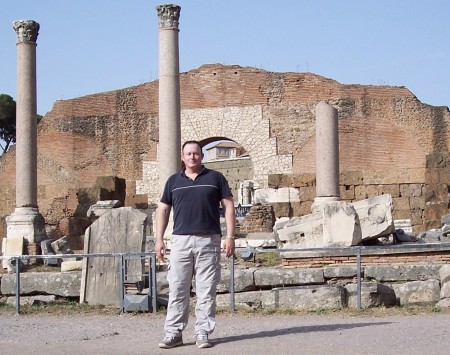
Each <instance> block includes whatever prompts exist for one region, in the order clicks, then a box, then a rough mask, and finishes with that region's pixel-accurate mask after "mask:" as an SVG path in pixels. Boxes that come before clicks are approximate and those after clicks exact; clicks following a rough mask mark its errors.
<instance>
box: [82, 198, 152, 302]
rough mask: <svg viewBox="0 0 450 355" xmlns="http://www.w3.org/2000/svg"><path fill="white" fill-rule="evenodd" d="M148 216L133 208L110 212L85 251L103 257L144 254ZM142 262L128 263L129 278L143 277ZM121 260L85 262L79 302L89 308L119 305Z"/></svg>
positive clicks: (88, 238) (87, 237) (92, 232)
mask: <svg viewBox="0 0 450 355" xmlns="http://www.w3.org/2000/svg"><path fill="white" fill-rule="evenodd" d="M146 226H147V215H146V214H145V213H143V212H140V211H138V210H136V209H133V208H131V207H119V208H113V209H110V210H109V211H108V212H107V213H105V214H103V215H102V216H100V218H98V219H97V220H96V221H95V222H94V223H93V224H92V225H91V226H90V227H89V228H88V229H87V230H86V234H85V239H84V241H85V245H84V251H85V253H89V254H100V253H113V252H117V251H120V252H123V253H142V252H144V251H145V235H146ZM143 268H144V265H143V262H142V259H140V258H135V259H132V260H129V261H128V263H127V271H128V273H129V274H130V275H142V274H143V273H144V271H143ZM117 270H119V258H108V257H91V258H87V259H85V260H84V264H83V271H82V275H83V281H82V287H83V289H82V291H81V293H80V301H81V302H87V303H90V304H103V305H116V306H119V305H120V298H119V283H120V281H119V273H118V272H117Z"/></svg>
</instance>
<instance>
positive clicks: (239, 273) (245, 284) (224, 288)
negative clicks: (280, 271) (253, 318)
mask: <svg viewBox="0 0 450 355" xmlns="http://www.w3.org/2000/svg"><path fill="white" fill-rule="evenodd" d="M255 270H256V269H253V268H252V269H235V270H234V291H235V292H243V291H246V290H254V289H255V283H254V277H253V274H254V272H255ZM217 292H218V293H223V292H230V270H229V269H222V277H221V280H220V282H219V284H218V285H217Z"/></svg>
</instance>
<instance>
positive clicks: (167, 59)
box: [156, 4, 181, 192]
mask: <svg viewBox="0 0 450 355" xmlns="http://www.w3.org/2000/svg"><path fill="white" fill-rule="evenodd" d="M156 10H157V11H158V18H159V146H158V161H159V185H160V190H161V192H162V190H163V188H164V184H165V182H166V181H167V179H168V178H169V176H170V175H172V174H174V173H176V172H177V171H179V169H180V167H181V156H180V152H181V112H180V106H181V103H180V67H179V53H178V32H179V29H178V20H179V18H180V10H181V7H180V6H178V5H174V4H167V5H159V6H157V7H156Z"/></svg>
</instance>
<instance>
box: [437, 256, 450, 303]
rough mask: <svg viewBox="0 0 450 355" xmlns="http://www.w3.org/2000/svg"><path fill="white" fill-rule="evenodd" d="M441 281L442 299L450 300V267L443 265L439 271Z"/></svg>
mask: <svg viewBox="0 0 450 355" xmlns="http://www.w3.org/2000/svg"><path fill="white" fill-rule="evenodd" d="M439 279H440V280H441V298H450V265H449V264H446V265H442V266H441V268H440V269H439Z"/></svg>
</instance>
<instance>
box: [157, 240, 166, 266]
mask: <svg viewBox="0 0 450 355" xmlns="http://www.w3.org/2000/svg"><path fill="white" fill-rule="evenodd" d="M155 253H156V257H157V258H158V259H159V260H161V261H165V260H166V258H165V257H164V255H165V254H166V244H165V243H164V241H162V240H157V241H156V244H155Z"/></svg>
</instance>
